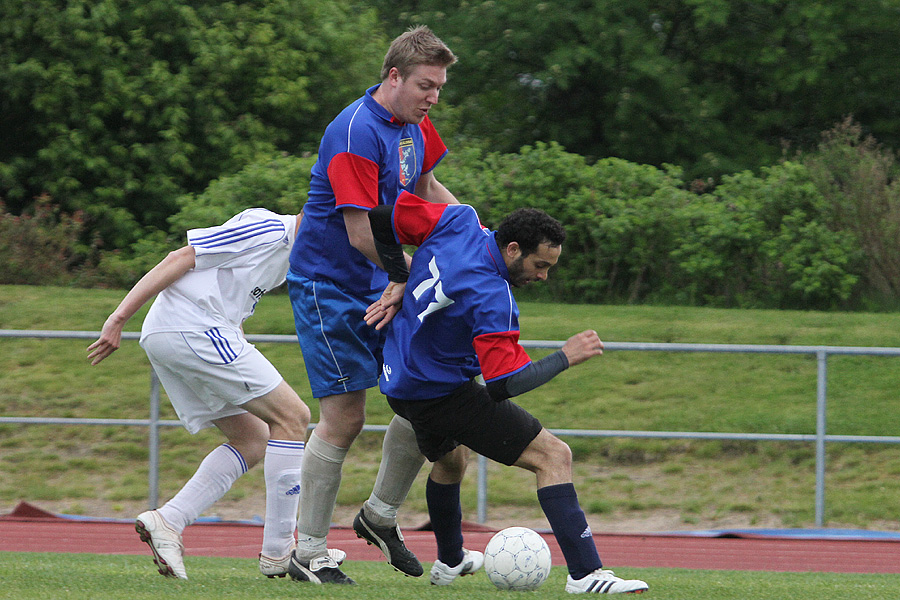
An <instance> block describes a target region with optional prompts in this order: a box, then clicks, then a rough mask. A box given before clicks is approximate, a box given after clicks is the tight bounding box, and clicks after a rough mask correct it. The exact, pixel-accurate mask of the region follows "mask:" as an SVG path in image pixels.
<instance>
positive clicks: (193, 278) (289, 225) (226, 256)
mask: <svg viewBox="0 0 900 600" xmlns="http://www.w3.org/2000/svg"><path fill="white" fill-rule="evenodd" d="M296 224H297V217H296V215H279V214H275V213H273V212H272V211H269V210H266V209H264V208H250V209H247V210H245V211H243V212H242V213H240V214H238V215H235V216H234V217H232V218H231V219H229V220H228V221H226V222H225V223H224V224H222V225H219V226H217V227H206V228H203V229H191V230H190V231H188V233H187V238H188V244H190V245H191V246H193V247H194V250H195V252H196V261H195V266H194V268H193V269H191V270H190V271H188V272H187V273H186V274H185V275H184V276H183V277H181V279H179V280H178V281H176V282H175V283H173V284H172V285H170V286H169V287H167V288H166V289H165V290H163V291H162V292H160V293H159V295H158V296H157V298H156V300H155V301H154V302H153V305H152V306H151V307H150V311H149V312H148V313H147V317H146V318H145V319H144V324H143V326H142V328H141V340H143V339H144V337H146V336H147V335H149V334H151V333H156V332H163V331H206V330H208V329H210V328H212V327H222V326H225V327H230V328H232V329H240V326H241V323H243V322H244V320H245V319H247V317H249V316H250V315H252V314H253V311H254V309H255V308H256V303H257V302H258V301H259V299H260V298H261V297H262V295H263V294H265V293H266V292H267V291H269V290H271V289H273V288H276V287H278V286H279V285H281V284H282V283H283V282H284V279H285V276H286V275H287V269H288V258H289V257H290V253H291V247H292V246H293V244H294V238H295V231H296Z"/></svg>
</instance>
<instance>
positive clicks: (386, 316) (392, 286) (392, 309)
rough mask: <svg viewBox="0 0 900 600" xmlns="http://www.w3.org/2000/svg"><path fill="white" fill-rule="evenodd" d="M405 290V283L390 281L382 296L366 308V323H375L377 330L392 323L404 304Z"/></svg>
mask: <svg viewBox="0 0 900 600" xmlns="http://www.w3.org/2000/svg"><path fill="white" fill-rule="evenodd" d="M405 291H406V284H405V283H397V282H394V281H391V282H390V283H388V285H387V287H386V288H384V291H383V292H381V298H379V299H378V300H376V301H375V302H373V303H372V304H371V305H369V308H367V309H366V324H367V325H374V326H375V329H376V330H380V329H382V328H383V327H384V326H385V325H387V324H388V323H390V322H391V319H393V318H394V315H396V314H397V313H398V312H399V311H400V307H401V306H402V305H403V292H405Z"/></svg>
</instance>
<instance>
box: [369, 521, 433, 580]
mask: <svg viewBox="0 0 900 600" xmlns="http://www.w3.org/2000/svg"><path fill="white" fill-rule="evenodd" d="M353 531H355V532H356V537H358V538H362V539H364V540H366V543H367V544H369V545H370V546H371V545H375V546H378V547H379V548H380V549H381V552H382V553H383V554H384V556H385V558H387V561H388V564H390V565H391V566H392V567H394V568H395V569H397V570H398V571H400V572H401V573H405V574H406V575H409V576H410V577H420V576H421V575H422V573H424V572H425V571H424V569H422V563H420V562H419V559H418V558H416V555H415V554H413V553H412V552H410V551H409V548H407V547H406V545H405V544H404V543H403V534H402V533H400V527H399V526H397V525H394V526H393V527H376V526H375V525H373V524H372V523H370V522H369V521H368V520H367V519H366V517H365V515H364V514H363V509H359V514H357V515H356V518H355V519H353Z"/></svg>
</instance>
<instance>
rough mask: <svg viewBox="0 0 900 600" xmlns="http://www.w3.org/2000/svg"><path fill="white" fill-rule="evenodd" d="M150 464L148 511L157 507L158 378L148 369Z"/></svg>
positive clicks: (154, 372)
mask: <svg viewBox="0 0 900 600" xmlns="http://www.w3.org/2000/svg"><path fill="white" fill-rule="evenodd" d="M148 433H149V436H150V464H149V465H148V466H149V468H148V474H147V485H148V488H149V491H148V494H147V502H148V505H149V508H150V510H153V509H155V508H156V507H158V506H159V377H157V376H156V371H154V370H153V367H150V429H149V432H148Z"/></svg>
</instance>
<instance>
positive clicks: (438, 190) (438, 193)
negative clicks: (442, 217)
mask: <svg viewBox="0 0 900 600" xmlns="http://www.w3.org/2000/svg"><path fill="white" fill-rule="evenodd" d="M415 194H416V196H418V197H420V198H424V199H426V200H428V201H429V202H437V203H439V204H459V200H457V199H456V196H454V195H453V194H452V193H451V192H450V190H448V189H447V188H446V187H444V184H442V183H441V182H440V181H438V180H437V177H435V176H434V171H428V172H427V173H423V174H422V176H421V177H419V181H418V182H416V190H415Z"/></svg>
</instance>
